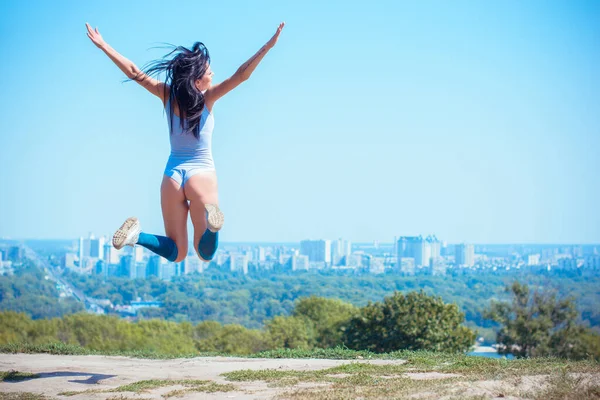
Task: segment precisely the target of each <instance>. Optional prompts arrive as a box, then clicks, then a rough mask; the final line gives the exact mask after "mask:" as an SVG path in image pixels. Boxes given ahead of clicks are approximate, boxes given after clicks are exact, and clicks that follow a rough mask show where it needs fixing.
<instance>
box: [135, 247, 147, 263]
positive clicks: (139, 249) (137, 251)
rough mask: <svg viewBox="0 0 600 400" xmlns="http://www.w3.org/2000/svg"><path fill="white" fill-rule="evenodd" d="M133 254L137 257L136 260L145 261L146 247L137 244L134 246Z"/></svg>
mask: <svg viewBox="0 0 600 400" xmlns="http://www.w3.org/2000/svg"><path fill="white" fill-rule="evenodd" d="M133 256H134V258H135V262H138V263H139V262H142V261H144V248H143V247H142V246H135V247H134V248H133Z"/></svg>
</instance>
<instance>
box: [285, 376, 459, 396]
mask: <svg viewBox="0 0 600 400" xmlns="http://www.w3.org/2000/svg"><path fill="white" fill-rule="evenodd" d="M457 381H458V380H457V379H456V378H448V379H421V380H414V379H410V378H405V377H399V378H392V379H385V378H381V377H377V376H372V375H369V374H365V373H358V374H353V375H351V376H348V377H345V378H341V379H338V380H337V381H336V382H334V383H333V384H332V385H331V386H329V387H313V388H303V389H296V390H293V391H290V392H287V393H283V394H281V396H280V398H285V399H307V400H330V399H355V398H362V399H391V398H406V397H409V396H411V395H414V394H417V393H419V398H421V397H422V396H423V398H428V399H438V398H439V397H441V396H442V395H444V394H446V393H447V390H448V389H451V388H452V387H453V385H454V384H455V383H456V382H457Z"/></svg>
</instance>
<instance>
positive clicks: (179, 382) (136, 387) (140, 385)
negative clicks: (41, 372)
mask: <svg viewBox="0 0 600 400" xmlns="http://www.w3.org/2000/svg"><path fill="white" fill-rule="evenodd" d="M168 386H186V389H182V390H175V391H173V392H181V393H183V392H184V391H187V392H205V393H213V392H229V391H232V390H235V386H234V385H232V384H227V385H221V384H218V383H215V382H213V381H207V380H197V379H150V380H144V381H138V382H133V383H129V384H127V385H121V386H119V387H116V388H114V389H88V390H83V391H69V392H62V393H59V394H58V395H59V396H76V395H79V394H84V393H118V392H132V393H142V392H145V391H148V390H152V389H157V388H161V387H168ZM173 392H169V393H173ZM163 397H164V396H163Z"/></svg>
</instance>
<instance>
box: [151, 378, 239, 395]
mask: <svg viewBox="0 0 600 400" xmlns="http://www.w3.org/2000/svg"><path fill="white" fill-rule="evenodd" d="M233 390H236V387H235V386H234V385H232V384H226V385H222V384H220V383H215V382H210V383H208V384H206V385H201V386H195V387H192V388H187V389H179V390H173V391H170V392H168V393H165V394H163V395H162V397H163V398H165V399H168V398H170V397H182V396H185V395H186V394H188V393H193V392H202V393H216V392H231V391H233Z"/></svg>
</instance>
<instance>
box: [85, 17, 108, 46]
mask: <svg viewBox="0 0 600 400" xmlns="http://www.w3.org/2000/svg"><path fill="white" fill-rule="evenodd" d="M85 27H86V28H87V36H88V37H89V38H90V40H91V41H92V42H93V43H94V44H95V45H96V46H97V47H98V48H99V49H101V48H103V47H104V46H105V45H106V42H105V41H104V39H102V35H101V34H100V32H98V28H96V29H95V30H94V29H92V27H91V26H90V24H88V23H87V22H86V23H85Z"/></svg>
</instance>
